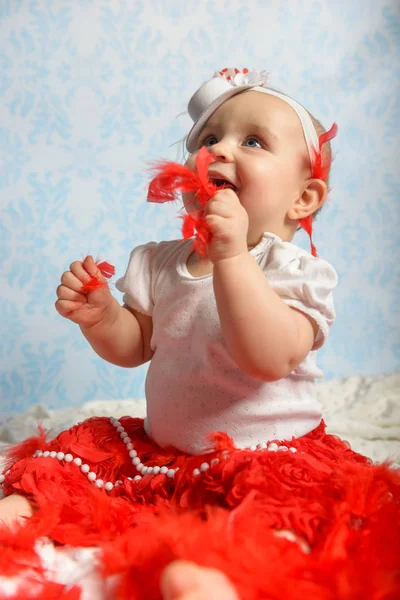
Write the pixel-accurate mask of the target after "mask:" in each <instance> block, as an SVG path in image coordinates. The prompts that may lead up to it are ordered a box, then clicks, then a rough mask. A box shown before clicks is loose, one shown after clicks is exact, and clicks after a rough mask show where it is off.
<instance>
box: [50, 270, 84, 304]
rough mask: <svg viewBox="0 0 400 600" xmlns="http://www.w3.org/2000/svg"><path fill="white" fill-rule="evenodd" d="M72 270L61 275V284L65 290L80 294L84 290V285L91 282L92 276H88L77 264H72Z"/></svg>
mask: <svg viewBox="0 0 400 600" xmlns="http://www.w3.org/2000/svg"><path fill="white" fill-rule="evenodd" d="M70 269H71V271H65V273H63V274H62V275H61V284H62V286H64V287H65V288H68V289H70V290H72V291H74V292H79V291H80V290H81V289H82V285H84V284H85V283H87V282H88V281H90V275H88V273H87V272H86V271H85V270H84V269H82V268H79V267H77V266H76V263H72V265H71V266H70ZM72 269H73V271H72ZM62 286H59V287H62ZM57 289H59V288H57ZM69 300H71V298H69Z"/></svg>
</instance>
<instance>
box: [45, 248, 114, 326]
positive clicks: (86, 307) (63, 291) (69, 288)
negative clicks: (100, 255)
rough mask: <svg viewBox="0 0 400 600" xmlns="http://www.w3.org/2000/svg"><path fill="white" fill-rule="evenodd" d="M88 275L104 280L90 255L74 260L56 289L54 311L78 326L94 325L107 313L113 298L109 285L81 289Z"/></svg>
mask: <svg viewBox="0 0 400 600" xmlns="http://www.w3.org/2000/svg"><path fill="white" fill-rule="evenodd" d="M91 276H93V277H96V278H97V279H100V281H104V282H106V279H105V278H104V277H103V275H102V274H101V272H100V270H99V268H98V267H97V265H96V263H95V261H94V259H93V257H92V256H87V257H86V258H85V260H84V261H83V262H82V261H75V262H73V263H72V264H71V266H70V271H66V272H65V273H63V274H62V276H61V285H59V286H58V288H57V298H58V300H57V302H56V303H55V306H56V309H57V312H59V313H60V315H61V316H62V317H65V318H66V319H70V321H73V322H74V323H77V324H78V325H80V326H81V327H92V326H93V325H97V324H98V323H100V321H102V320H103V318H104V317H105V316H106V315H107V314H108V313H109V312H110V309H111V307H112V306H113V304H114V298H113V296H112V294H111V292H110V290H109V287H108V285H105V286H102V287H99V288H97V289H94V290H89V291H83V292H82V286H83V285H84V284H85V283H87V282H88V281H90V278H91Z"/></svg>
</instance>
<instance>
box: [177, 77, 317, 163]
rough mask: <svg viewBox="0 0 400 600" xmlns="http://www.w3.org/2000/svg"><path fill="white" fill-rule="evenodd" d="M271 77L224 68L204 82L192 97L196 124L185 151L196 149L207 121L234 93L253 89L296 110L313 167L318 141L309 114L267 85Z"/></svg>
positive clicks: (189, 105)
mask: <svg viewBox="0 0 400 600" xmlns="http://www.w3.org/2000/svg"><path fill="white" fill-rule="evenodd" d="M267 81H268V74H267V73H266V72H265V71H260V72H259V71H255V70H254V69H252V70H250V71H249V70H248V69H243V71H239V70H238V69H224V70H223V71H217V72H216V73H215V74H214V76H213V78H212V79H210V80H209V81H207V82H206V83H204V84H203V85H202V86H201V87H200V88H199V89H198V90H197V92H195V93H194V94H193V96H192V97H191V99H190V101H189V104H188V112H189V115H190V116H191V118H192V120H193V121H194V125H193V127H192V129H191V130H190V132H189V135H188V137H187V139H186V148H187V149H188V152H193V151H194V150H195V149H196V144H197V139H198V137H199V134H200V132H201V130H202V129H203V127H204V125H205V123H206V121H208V119H209V118H210V116H211V115H212V114H213V113H214V112H215V111H216V110H217V108H218V107H219V106H221V104H223V103H224V102H226V101H227V100H228V99H229V98H231V97H232V96H234V95H235V94H239V93H240V92H243V91H245V90H253V91H256V92H262V93H263V94H269V95H270V96H275V97H276V98H281V100H284V101H285V102H286V103H287V104H289V106H291V107H292V108H293V110H294V111H295V112H296V114H297V116H298V117H299V119H300V123H301V126H302V128H303V133H304V139H305V141H306V144H307V148H308V153H309V156H310V162H311V164H313V156H314V154H313V151H312V148H314V149H315V150H318V148H319V141H318V135H317V132H316V131H315V127H314V125H313V122H312V120H311V117H310V115H309V114H308V112H307V111H306V109H305V108H304V106H302V105H301V104H299V103H298V102H296V100H293V98H290V97H289V96H286V94H282V93H281V92H278V91H276V90H274V89H272V88H270V87H266V86H267Z"/></svg>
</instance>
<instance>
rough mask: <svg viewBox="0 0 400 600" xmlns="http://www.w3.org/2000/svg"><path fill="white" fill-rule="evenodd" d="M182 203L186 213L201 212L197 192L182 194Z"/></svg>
mask: <svg viewBox="0 0 400 600" xmlns="http://www.w3.org/2000/svg"><path fill="white" fill-rule="evenodd" d="M182 202H183V206H184V208H185V210H186V212H192V211H194V210H200V205H199V203H198V200H197V198H196V193H195V192H182Z"/></svg>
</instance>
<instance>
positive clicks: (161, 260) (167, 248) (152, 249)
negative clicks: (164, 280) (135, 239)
mask: <svg viewBox="0 0 400 600" xmlns="http://www.w3.org/2000/svg"><path fill="white" fill-rule="evenodd" d="M184 245H185V246H186V245H187V242H182V241H181V240H167V241H163V242H147V243H146V244H143V245H142V246H138V247H136V248H135V250H134V251H133V253H134V254H142V255H147V258H148V261H149V266H150V269H151V270H152V271H153V272H154V271H155V272H159V271H160V270H162V269H163V268H164V267H166V266H167V265H168V264H169V263H171V264H172V262H174V261H176V259H177V256H178V254H179V253H180V252H182V250H183V246H184Z"/></svg>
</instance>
